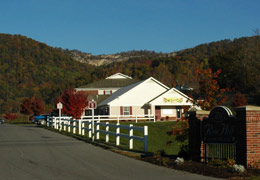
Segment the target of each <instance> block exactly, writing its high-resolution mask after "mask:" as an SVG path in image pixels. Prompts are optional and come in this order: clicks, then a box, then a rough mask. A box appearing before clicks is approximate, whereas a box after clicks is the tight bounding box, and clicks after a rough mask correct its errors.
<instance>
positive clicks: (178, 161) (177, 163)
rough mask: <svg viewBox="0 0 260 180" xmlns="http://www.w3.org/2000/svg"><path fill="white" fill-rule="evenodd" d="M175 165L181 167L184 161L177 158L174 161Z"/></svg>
mask: <svg viewBox="0 0 260 180" xmlns="http://www.w3.org/2000/svg"><path fill="white" fill-rule="evenodd" d="M174 162H175V164H176V165H181V164H183V163H184V159H183V158H180V157H177V159H176V160H175V161H174Z"/></svg>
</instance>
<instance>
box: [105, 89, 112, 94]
mask: <svg viewBox="0 0 260 180" xmlns="http://www.w3.org/2000/svg"><path fill="white" fill-rule="evenodd" d="M110 94H112V91H110V90H105V91H104V95H110Z"/></svg>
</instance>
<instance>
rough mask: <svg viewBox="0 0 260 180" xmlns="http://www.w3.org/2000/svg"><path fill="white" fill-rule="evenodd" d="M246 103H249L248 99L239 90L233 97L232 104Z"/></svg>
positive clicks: (242, 104) (243, 104)
mask: <svg viewBox="0 0 260 180" xmlns="http://www.w3.org/2000/svg"><path fill="white" fill-rule="evenodd" d="M245 105H247V100H246V98H245V96H244V95H243V94H241V93H239V92H238V93H236V94H235V96H234V98H233V102H232V106H233V107H238V106H245Z"/></svg>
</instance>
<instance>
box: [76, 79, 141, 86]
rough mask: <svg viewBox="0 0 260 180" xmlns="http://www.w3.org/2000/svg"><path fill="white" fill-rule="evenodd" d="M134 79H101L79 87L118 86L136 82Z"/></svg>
mask: <svg viewBox="0 0 260 180" xmlns="http://www.w3.org/2000/svg"><path fill="white" fill-rule="evenodd" d="M137 81H138V80H136V79H103V80H100V81H96V82H93V83H90V84H87V85H85V86H81V87H79V88H120V87H124V86H128V85H129V84H133V83H135V82H137Z"/></svg>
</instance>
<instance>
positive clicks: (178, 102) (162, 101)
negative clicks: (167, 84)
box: [149, 88, 193, 106]
mask: <svg viewBox="0 0 260 180" xmlns="http://www.w3.org/2000/svg"><path fill="white" fill-rule="evenodd" d="M192 101H193V100H192V99H191V98H189V97H188V96H187V95H185V94H183V93H182V92H180V91H178V90H177V89H175V88H172V89H170V90H168V91H167V92H164V93H162V94H160V95H159V96H158V97H156V98H154V99H152V100H151V101H150V102H149V104H156V105H160V106H183V105H192V104H193V103H192Z"/></svg>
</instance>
